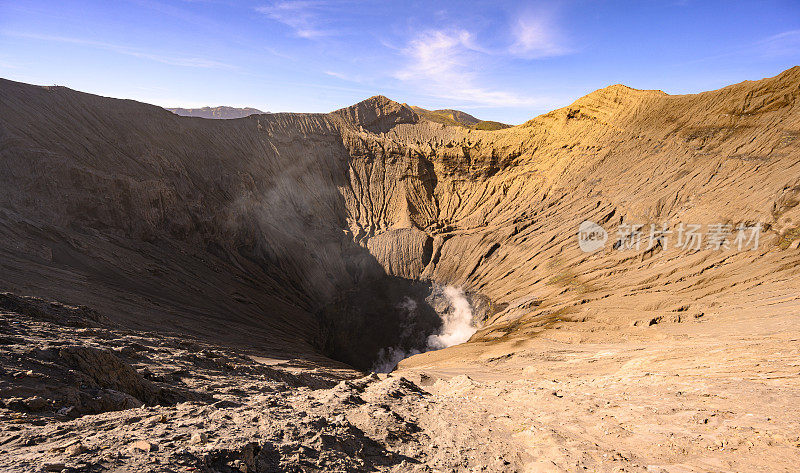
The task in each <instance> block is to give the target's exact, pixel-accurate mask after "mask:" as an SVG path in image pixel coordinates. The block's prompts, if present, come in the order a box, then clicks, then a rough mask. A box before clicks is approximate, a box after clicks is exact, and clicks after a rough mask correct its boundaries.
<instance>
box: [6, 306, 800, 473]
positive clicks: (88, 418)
mask: <svg viewBox="0 0 800 473" xmlns="http://www.w3.org/2000/svg"><path fill="white" fill-rule="evenodd" d="M773 302H774V303H775V304H776V305H779V306H780V307H779V308H780V309H783V310H786V309H788V310H789V311H796V310H798V309H800V298H797V297H796V298H794V299H786V300H775V301H773ZM2 307H3V309H2V312H1V313H0V336H1V337H2V343H3V350H2V352H0V394H2V397H3V406H4V407H2V408H0V419H1V420H2V422H1V423H0V469H2V471H9V472H12V471H19V472H27V471H67V472H78V471H81V472H100V471H163V472H175V471H198V472H202V471H206V472H232V471H237V472H277V471H399V472H404V471H608V472H611V471H614V472H616V471H626V472H645V471H651V472H652V471H655V472H684V471H720V472H721V471H765V472H766V471H787V472H788V471H792V470H793V468H794V465H795V464H796V462H797V460H798V458H800V429H798V425H800V407H799V406H798V404H797V402H796V401H797V399H800V343H799V342H800V324H798V323H797V320H796V319H797V318H796V316H789V317H787V316H785V315H784V316H780V315H773V316H770V317H767V318H764V317H759V316H757V315H756V314H752V313H751V314H749V315H748V316H747V317H744V318H743V320H740V321H738V322H736V323H732V324H730V325H728V327H727V328H726V330H725V331H724V332H723V333H720V331H719V330H711V329H710V328H709V324H707V323H704V322H693V323H691V324H690V325H683V326H681V330H675V329H676V328H677V327H678V326H675V325H673V326H672V327H671V329H670V330H663V329H661V330H660V329H658V327H650V328H648V329H640V330H636V331H631V332H630V333H628V334H627V335H626V336H625V337H624V338H626V340H617V341H612V342H609V341H605V342H595V343H582V344H573V343H567V340H565V339H563V338H562V339H559V338H558V337H550V336H545V337H541V338H539V339H534V340H530V341H528V343H526V344H524V345H519V346H518V347H517V350H516V351H515V352H514V353H511V354H505V355H501V356H491V354H487V353H486V351H485V350H481V353H483V356H484V358H485V359H484V360H483V361H482V362H480V363H471V364H470V366H469V367H465V366H463V365H462V366H458V365H456V366H452V363H451V364H450V366H448V362H447V361H446V360H440V361H439V362H438V363H436V364H433V365H432V366H430V367H429V368H423V367H417V368H415V369H411V370H406V371H401V372H398V373H394V374H389V375H375V374H371V375H367V376H364V375H363V374H362V373H358V372H356V371H353V370H351V369H347V368H343V367H336V366H333V365H331V364H330V363H328V364H327V365H319V364H314V363H309V362H304V361H301V360H283V361H279V360H266V359H263V358H258V357H254V356H251V355H248V354H246V353H243V352H239V351H236V350H231V349H230V348H227V347H224V346H219V345H212V344H208V343H202V342H199V341H195V340H192V339H189V338H186V337H174V336H166V335H162V334H157V333H152V332H139V331H130V330H122V329H119V328H113V327H109V326H108V325H107V321H104V320H103V318H102V316H99V314H97V313H95V312H93V311H91V310H90V309H88V308H74V307H69V306H63V305H61V304H55V303H47V302H44V301H41V300H36V299H30V298H19V297H16V296H13V295H10V294H5V295H3V296H2ZM573 335H574V334H573ZM566 336H567V337H568V335H566ZM689 337H691V338H689ZM653 340H657V343H653ZM698 340H699V342H698ZM462 349H469V348H468V345H467V346H465V347H463V348H462ZM441 353H444V352H441ZM435 354H436V353H433V354H432V355H435ZM464 372H469V373H470V375H469V376H467V375H464V374H463V373H464Z"/></svg>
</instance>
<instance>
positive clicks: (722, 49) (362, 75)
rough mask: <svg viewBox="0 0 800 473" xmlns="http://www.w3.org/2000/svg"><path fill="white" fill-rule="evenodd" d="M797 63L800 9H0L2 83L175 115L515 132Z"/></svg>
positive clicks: (146, 1) (184, 5) (661, 4)
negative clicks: (474, 122) (587, 104)
mask: <svg viewBox="0 0 800 473" xmlns="http://www.w3.org/2000/svg"><path fill="white" fill-rule="evenodd" d="M798 64H800V2H798V1H797V0H783V1H779V0H773V1H769V0H767V1H758V2H756V1H753V2H741V1H735V0H728V1H699V0H697V1H694V0H683V1H680V0H672V1H656V0H652V1H650V0H640V1H629V2H622V1H602V0H575V1H563V2H538V3H537V2H511V1H508V2H505V1H493V2H461V1H444V2H433V1H415V0H412V1H401V0H395V1H390V2H373V1H356V0H351V1H348V0H345V1H327V0H288V1H269V0H263V1H232V0H176V1H167V0H160V1H151V0H132V1H124V0H114V1H109V0H104V1H70V0H58V1H45V0H42V1H24V0H20V1H7V0H0V77H3V78H7V79H12V80H18V81H22V82H29V83H34V84H42V85H52V84H58V85H65V86H68V87H71V88H74V89H78V90H82V91H86V92H91V93H96V94H100V95H107V96H112V97H121V98H132V99H136V100H141V101H144V102H149V103H154V104H158V105H162V106H184V107H197V106H203V105H231V106H252V107H256V108H259V109H261V110H267V111H273V112H277V111H297V112H326V111H330V110H334V109H336V108H340V107H343V106H347V105H350V104H353V103H355V102H358V101H359V100H362V99H364V98H366V97H369V96H371V95H375V94H383V95H386V96H388V97H390V98H392V99H394V100H397V101H400V102H407V103H410V104H414V105H420V106H422V107H426V108H458V109H461V110H464V111H467V112H469V113H472V114H474V115H476V116H478V117H479V118H483V119H489V120H498V121H504V122H507V123H514V124H516V123H521V122H523V121H525V120H527V119H529V118H532V117H533V116H536V115H538V114H540V113H543V112H546V111H549V110H552V109H555V108H558V107H561V106H564V105H567V104H569V103H570V102H572V101H573V100H574V99H576V98H578V97H579V96H581V95H584V94H586V93H589V92H591V91H592V90H595V89H598V88H601V87H605V86H607V85H610V84H615V83H623V84H626V85H629V86H631V87H636V88H642V89H651V88H652V89H662V90H664V91H666V92H668V93H673V94H679V93H694V92H700V91H703V90H710V89H715V88H719V87H722V86H725V85H728V84H731V83H735V82H740V81H742V80H746V79H760V78H762V77H768V76H773V75H775V74H777V73H779V72H780V71H782V70H784V69H787V68H789V67H791V66H794V65H798Z"/></svg>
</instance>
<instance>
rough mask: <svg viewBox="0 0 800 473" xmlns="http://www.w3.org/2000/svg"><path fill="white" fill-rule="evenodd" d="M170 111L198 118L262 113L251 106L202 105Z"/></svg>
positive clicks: (241, 116)
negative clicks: (200, 106) (201, 106)
mask: <svg viewBox="0 0 800 473" xmlns="http://www.w3.org/2000/svg"><path fill="white" fill-rule="evenodd" d="M167 110H169V111H170V112H172V113H174V114H176V115H181V116H183V117H200V118H212V119H224V120H228V119H233V118H244V117H247V116H250V115H255V114H262V113H265V112H262V111H261V110H259V109H257V108H251V107H244V108H236V107H226V106H220V107H203V108H168V109H167Z"/></svg>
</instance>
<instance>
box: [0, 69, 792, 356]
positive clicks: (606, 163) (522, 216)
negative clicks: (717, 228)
mask: <svg viewBox="0 0 800 473" xmlns="http://www.w3.org/2000/svg"><path fill="white" fill-rule="evenodd" d="M798 95H800V67H795V68H792V69H789V70H787V71H785V72H784V73H782V74H780V75H778V76H776V77H773V78H769V79H763V80H760V81H754V82H743V83H741V84H736V85H732V86H730V87H726V88H724V89H720V90H716V91H711V92H705V93H701V94H696V95H684V96H671V95H667V94H664V93H663V92H660V91H641V90H635V89H631V88H628V87H625V86H621V85H615V86H610V87H607V88H605V89H601V90H598V91H596V92H593V93H591V94H589V95H587V96H585V97H582V98H580V99H578V100H577V101H575V102H574V103H573V104H572V105H570V106H568V107H565V108H562V109H559V110H555V111H553V112H550V113H547V114H545V115H542V116H539V117H536V118H534V119H532V120H530V121H528V122H527V123H525V124H523V125H520V126H515V127H511V128H507V129H501V130H494V131H483V130H474V129H469V128H465V127H460V126H446V125H442V124H441V123H435V122H431V121H429V120H426V119H424V118H422V117H421V116H420V115H419V114H417V113H416V112H415V111H414V110H412V109H411V108H409V107H407V106H405V105H402V104H398V103H396V102H393V101H391V100H389V99H387V98H385V97H381V96H378V97H373V98H370V99H368V100H365V101H364V102H361V103H359V104H356V105H354V106H352V107H348V108H346V109H342V110H338V111H335V112H331V113H329V114H283V113H281V114H270V115H252V116H249V117H246V118H241V119H235V120H225V121H211V120H204V119H200V118H190V117H178V116H175V115H173V114H171V113H169V112H167V111H165V110H163V109H160V108H158V107H154V106H150V105H145V104H140V103H136V102H132V101H127V100H115V99H108V98H103V97H97V96H93V95H88V94H83V93H80V92H75V91H72V90H69V89H65V88H61V87H36V86H30V85H25V84H19V83H15V82H10V81H2V82H1V83H0V111H2V113H0V160H1V161H2V166H3V172H2V173H0V180H2V182H0V184H1V185H2V188H3V189H4V192H3V193H2V195H0V235H2V237H3V238H2V241H0V255H2V258H3V266H4V270H3V271H2V274H0V285H2V286H3V287H4V288H6V289H7V290H10V291H12V292H17V293H22V294H31V295H37V296H42V297H46V298H50V299H58V300H63V301H66V302H70V303H73V304H86V305H90V306H92V307H95V308H97V309H99V310H102V311H103V312H104V313H106V314H108V316H109V317H112V318H113V319H115V320H116V321H117V322H119V323H121V324H123V325H127V326H131V327H140V328H148V329H165V330H170V331H177V332H183V333H189V334H192V335H195V336H199V337H209V338H213V339H215V340H217V341H219V340H220V339H222V340H223V341H225V342H226V343H230V344H232V345H237V346H243V347H248V348H252V349H256V350H262V351H265V352H266V351H269V352H272V353H280V354H283V355H285V356H292V357H308V358H315V357H319V355H324V356H329V357H333V358H335V359H338V360H341V361H345V362H347V363H349V364H351V365H353V366H356V367H358V368H363V369H366V368H369V367H370V366H371V364H372V363H373V362H374V360H375V358H376V356H377V353H378V350H380V349H381V348H383V347H388V346H397V345H402V346H404V347H405V348H414V346H413V343H414V342H413V340H412V339H411V338H409V339H407V340H401V339H400V338H401V335H400V332H402V328H403V326H402V321H401V320H399V315H398V309H397V306H398V304H399V303H401V302H402V301H403V300H405V298H407V297H409V298H412V299H413V300H415V301H416V302H417V303H419V304H420V305H421V306H422V307H423V309H424V310H422V312H423V313H422V315H421V316H420V319H419V320H418V321H417V322H416V325H415V327H414V330H417V331H420V332H427V333H430V331H431V330H435V327H436V324H437V323H438V322H437V317H436V315H435V311H434V310H433V309H432V308H430V307H428V306H427V305H426V296H427V295H429V294H430V293H431V291H432V289H433V288H434V287H435V286H444V285H452V286H458V287H461V288H463V289H464V291H465V292H466V293H467V294H468V296H469V298H470V301H471V302H472V305H473V307H474V309H475V316H476V318H477V319H479V320H477V323H478V324H479V325H480V330H479V331H478V332H477V333H476V334H475V335H474V336H473V338H472V340H471V341H470V342H469V343H467V344H465V345H462V346H459V347H453V348H450V349H446V350H442V351H438V352H429V353H425V354H422V355H418V356H415V357H412V358H410V359H408V360H406V361H404V363H403V364H402V365H401V366H403V367H413V366H415V365H421V364H428V363H433V364H439V365H446V364H459V363H469V362H470V360H471V359H477V358H480V357H486V356H497V355H498V354H502V353H508V352H509V351H511V350H513V347H514V346H515V345H516V344H518V343H520V341H524V340H527V339H530V338H531V337H535V336H537V335H538V334H540V333H542V332H543V331H550V332H552V333H563V334H564V335H563V337H564V339H566V340H571V341H591V340H595V339H598V337H602V338H603V339H609V338H613V337H615V336H617V335H615V334H622V333H627V329H628V328H630V327H632V326H637V327H638V326H650V325H652V324H660V323H685V322H694V321H697V320H704V321H710V322H714V321H715V320H718V323H724V321H725V320H726V318H727V317H731V316H734V315H735V312H736V310H737V309H736V307H739V306H741V305H748V306H749V307H762V308H763V309H764V310H765V311H769V310H771V309H770V302H769V301H770V300H771V298H772V297H780V295H781V294H789V293H791V292H792V291H795V292H796V290H797V283H796V280H797V273H798V262H799V260H800V255H799V254H798V251H797V241H798V238H800V227H799V226H798V225H800V213H798V212H800V210H798V208H799V207H798V206H797V204H798V201H800V147H799V146H798V145H799V142H798V140H797V138H798V136H800V121H798V116H800V114H798V104H797V99H798ZM585 220H589V221H592V222H595V223H597V224H599V225H601V226H603V227H604V228H605V229H606V230H607V231H608V232H609V242H608V244H607V245H606V246H605V248H603V249H602V250H600V251H598V252H595V253H584V252H582V251H581V250H580V248H579V246H578V240H577V231H578V227H579V225H580V224H581V223H582V222H583V221H585ZM621 223H630V224H641V225H643V228H645V229H646V230H645V231H649V228H650V224H657V225H659V226H660V225H661V224H663V223H669V224H670V226H671V227H677V225H679V224H681V223H684V224H702V225H703V226H704V227H705V226H706V225H710V224H717V223H720V224H729V225H731V227H732V228H735V227H737V226H738V225H740V224H744V225H747V226H753V225H756V224H759V223H760V224H761V225H762V226H763V227H762V228H763V230H762V233H761V241H760V245H759V247H758V249H747V250H745V251H738V250H735V249H730V250H715V249H706V248H705V244H704V245H703V247H702V248H700V249H699V250H681V249H676V248H674V247H673V244H674V242H671V243H670V244H659V245H656V246H655V247H652V248H650V247H649V245H647V244H644V245H642V246H641V247H640V248H639V249H630V250H627V251H618V250H616V249H615V248H613V242H614V240H615V239H616V238H617V235H616V230H617V228H618V226H619V224H621ZM428 309H430V310H428ZM623 329H624V330H623ZM556 330H561V332H555V331H556ZM476 347H477V348H476Z"/></svg>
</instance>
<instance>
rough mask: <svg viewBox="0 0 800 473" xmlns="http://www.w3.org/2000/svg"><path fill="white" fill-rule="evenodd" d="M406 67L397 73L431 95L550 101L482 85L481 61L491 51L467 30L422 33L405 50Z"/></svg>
mask: <svg viewBox="0 0 800 473" xmlns="http://www.w3.org/2000/svg"><path fill="white" fill-rule="evenodd" d="M402 54H403V55H404V56H406V58H407V63H406V65H405V67H404V68H403V69H401V70H399V71H397V72H396V73H395V74H394V77H395V78H396V79H398V80H400V81H403V82H407V83H410V84H411V85H413V86H415V87H416V88H417V89H419V90H422V91H425V92H426V93H428V94H429V95H432V96H435V97H438V98H442V99H447V100H456V101H460V102H464V103H467V104H472V105H483V106H532V107H542V106H546V105H548V104H549V103H551V100H550V99H548V98H543V97H528V96H524V95H520V94H517V93H514V92H511V91H504V90H496V89H491V88H487V87H483V86H481V85H479V84H480V83H481V82H483V81H482V80H481V75H480V74H479V64H480V63H481V62H482V61H483V60H485V59H486V58H485V56H486V55H487V54H489V53H488V52H486V51H484V50H482V49H481V48H480V47H478V46H477V45H476V41H475V38H474V37H473V35H472V34H470V33H469V32H467V31H465V30H450V31H443V30H433V31H427V32H423V33H421V34H420V35H419V36H418V37H417V38H415V39H413V40H412V41H411V42H410V43H409V44H408V47H406V48H405V49H403V50H402Z"/></svg>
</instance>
